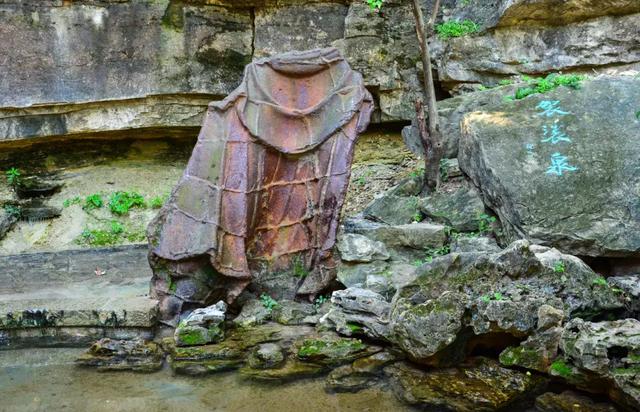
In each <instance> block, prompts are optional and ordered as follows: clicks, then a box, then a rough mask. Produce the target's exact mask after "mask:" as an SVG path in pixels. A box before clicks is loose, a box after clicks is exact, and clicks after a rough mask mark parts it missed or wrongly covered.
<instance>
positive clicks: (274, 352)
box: [248, 343, 284, 369]
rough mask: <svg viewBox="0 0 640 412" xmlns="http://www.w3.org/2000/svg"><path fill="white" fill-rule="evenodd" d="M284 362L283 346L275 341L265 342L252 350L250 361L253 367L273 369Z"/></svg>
mask: <svg viewBox="0 0 640 412" xmlns="http://www.w3.org/2000/svg"><path fill="white" fill-rule="evenodd" d="M283 362H284V354H283V353H282V348H281V347H280V346H279V345H278V344H275V343H263V344H262V345H260V346H258V347H257V348H255V349H254V350H253V352H251V355H250V356H249V359H248V363H249V366H250V367H251V368H253V369H273V368H276V367H278V366H280V365H282V363H283Z"/></svg>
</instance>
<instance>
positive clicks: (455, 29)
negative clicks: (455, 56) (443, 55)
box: [436, 20, 480, 40]
mask: <svg viewBox="0 0 640 412" xmlns="http://www.w3.org/2000/svg"><path fill="white" fill-rule="evenodd" d="M479 29H480V27H479V26H478V25H477V24H476V23H474V22H473V21H471V20H463V21H453V20H452V21H448V22H446V23H442V24H438V25H436V33H438V36H439V37H440V38H441V39H443V40H446V39H450V38H452V37H462V36H466V35H469V34H473V33H477V32H478V31H479Z"/></svg>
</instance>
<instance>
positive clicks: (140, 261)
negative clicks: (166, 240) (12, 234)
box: [0, 244, 151, 294]
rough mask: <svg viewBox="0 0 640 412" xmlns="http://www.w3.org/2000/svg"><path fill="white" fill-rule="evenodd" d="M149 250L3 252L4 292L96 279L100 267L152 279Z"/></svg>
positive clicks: (119, 275)
mask: <svg viewBox="0 0 640 412" xmlns="http://www.w3.org/2000/svg"><path fill="white" fill-rule="evenodd" d="M147 251H148V246H147V245H146V244H145V245H126V246H116V247H108V248H92V249H78V250H65V251H59V252H42V253H25V254H19V255H7V256H0V294H1V293H3V292H5V291H17V290H22V291H25V292H27V291H29V290H34V288H35V286H36V285H43V284H46V285H52V284H63V285H64V284H68V283H69V282H77V281H84V280H87V279H92V278H94V277H96V269H100V271H104V272H105V276H108V277H109V278H110V279H132V278H143V277H147V279H150V278H151V269H150V267H149V263H148V261H147Z"/></svg>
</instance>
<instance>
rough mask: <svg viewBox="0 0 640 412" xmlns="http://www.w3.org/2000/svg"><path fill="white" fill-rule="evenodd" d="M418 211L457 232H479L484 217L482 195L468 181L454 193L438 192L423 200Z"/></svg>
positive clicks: (419, 202)
mask: <svg viewBox="0 0 640 412" xmlns="http://www.w3.org/2000/svg"><path fill="white" fill-rule="evenodd" d="M418 209H419V210H420V212H421V213H422V214H423V215H424V216H426V217H427V218H429V219H430V220H431V221H433V222H437V223H440V224H443V225H446V226H448V227H450V228H451V229H453V230H455V231H457V232H476V231H478V230H479V228H480V225H481V222H482V216H483V215H484V203H482V199H481V198H480V194H479V193H478V191H477V190H476V189H475V188H474V187H473V186H471V185H470V184H469V183H467V182H466V181H462V183H461V185H460V186H459V187H458V188H456V189H453V191H452V192H445V191H437V192H434V193H432V194H430V195H429V196H426V197H423V198H421V199H420V200H419V201H418Z"/></svg>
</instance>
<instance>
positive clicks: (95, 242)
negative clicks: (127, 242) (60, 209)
mask: <svg viewBox="0 0 640 412" xmlns="http://www.w3.org/2000/svg"><path fill="white" fill-rule="evenodd" d="M80 237H81V240H82V241H83V242H79V243H86V244H87V245H90V246H113V245H117V244H118V243H120V236H119V234H118V233H112V232H111V231H107V230H103V229H85V230H83V231H82V234H81V235H80Z"/></svg>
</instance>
